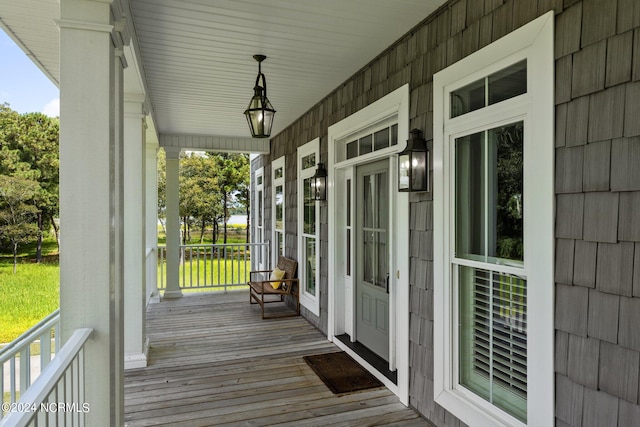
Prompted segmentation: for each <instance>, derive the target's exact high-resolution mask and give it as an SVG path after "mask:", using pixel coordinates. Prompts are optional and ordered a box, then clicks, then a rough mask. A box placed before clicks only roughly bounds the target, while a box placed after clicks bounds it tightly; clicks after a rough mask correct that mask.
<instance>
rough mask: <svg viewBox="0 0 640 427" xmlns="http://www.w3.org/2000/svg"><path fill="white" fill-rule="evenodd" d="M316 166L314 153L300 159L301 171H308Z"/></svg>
mask: <svg viewBox="0 0 640 427" xmlns="http://www.w3.org/2000/svg"><path fill="white" fill-rule="evenodd" d="M315 165H316V153H312V154H309V155H308V156H305V157H303V158H302V169H309V168H311V167H314V166H315Z"/></svg>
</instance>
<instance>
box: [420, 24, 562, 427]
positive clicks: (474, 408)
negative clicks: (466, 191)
mask: <svg viewBox="0 0 640 427" xmlns="http://www.w3.org/2000/svg"><path fill="white" fill-rule="evenodd" d="M553 25H554V13H553V12H549V13H547V14H545V15H543V16H541V17H539V18H537V19H536V20H534V21H532V22H530V23H529V24H527V25H525V26H523V27H521V28H519V29H517V30H516V31H514V32H512V33H510V34H508V35H507V36H505V37H503V38H501V39H500V40H498V41H496V42H494V43H492V44H490V45H489V46H487V47H485V48H483V49H481V50H480V51H478V52H476V53H474V54H473V55H470V56H468V57H466V58H464V59H462V60H461V61H459V62H457V63H456V64H454V65H452V66H450V67H448V68H446V69H445V70H442V71H441V72H439V73H437V74H436V75H435V76H434V159H433V160H434V161H433V169H434V170H433V176H434V187H433V192H434V197H433V200H434V284H435V289H434V352H435V354H434V399H435V401H436V402H437V403H438V404H440V405H441V406H442V407H444V408H445V409H447V410H448V411H450V412H451V413H452V414H453V415H455V416H456V417H458V418H459V419H461V420H462V421H463V422H465V423H466V424H468V425H469V426H472V427H474V426H487V427H488V426H513V425H516V426H522V425H524V424H522V423H521V422H519V421H517V420H516V419H515V418H513V417H511V416H510V415H508V414H506V413H505V412H504V411H501V410H499V409H497V408H495V407H494V406H492V405H491V404H489V403H488V402H486V401H483V400H482V399H479V398H476V397H477V396H475V395H474V394H473V393H471V392H469V391H467V390H465V389H463V388H461V387H457V386H456V377H457V372H454V371H455V368H456V366H457V362H455V363H454V361H455V360H456V358H457V354H456V350H457V348H456V347H457V344H456V342H457V327H456V325H455V323H454V320H455V319H454V316H455V315H456V311H457V307H456V305H455V298H454V297H455V295H454V293H453V292H452V289H451V286H450V285H449V283H450V282H449V276H450V274H451V269H450V265H451V264H450V262H451V260H452V259H453V248H452V245H450V244H449V242H450V237H451V236H450V234H449V232H450V230H452V228H451V227H452V224H451V222H452V221H453V219H452V217H451V215H452V214H453V211H452V210H451V205H450V202H451V201H450V195H451V188H450V186H449V184H450V182H449V181H450V180H449V179H447V178H446V175H447V174H450V173H451V171H450V169H451V168H450V163H449V155H448V151H447V150H445V141H447V142H448V141H450V140H452V138H453V137H454V136H455V132H456V126H458V127H457V129H458V130H460V129H461V128H460V125H461V123H462V122H463V121H464V122H465V123H464V125H462V126H464V127H465V129H466V130H471V129H473V126H474V125H480V122H479V121H477V122H476V119H477V120H479V119H480V118H481V116H482V117H486V114H493V115H495V117H496V123H499V122H500V121H502V118H504V117H510V118H511V119H510V121H511V120H512V119H513V118H514V117H517V115H518V112H517V111H513V110H510V108H509V106H513V103H509V102H508V101H505V102H503V103H501V104H502V105H501V104H496V105H492V106H489V107H485V108H484V109H482V110H479V111H476V112H472V113H468V114H465V115H464V116H462V117H463V118H462V117H457V118H454V119H449V118H448V117H449V96H448V95H449V93H450V92H451V91H453V90H455V89H457V88H460V87H462V86H464V85H465V84H468V83H470V82H472V81H475V80H477V79H478V78H481V77H484V76H485V75H487V74H490V73H492V72H493V71H497V70H499V69H501V68H503V67H504V66H505V65H507V64H511V63H514V62H516V60H517V59H518V58H519V59H522V58H527V87H528V90H527V95H522V96H521V97H519V98H521V100H524V101H525V103H527V104H528V108H525V110H526V111H525V112H524V114H523V115H524V116H525V117H526V118H525V120H526V123H525V126H526V127H525V132H526V133H525V147H524V150H525V151H524V159H525V164H524V181H525V185H527V184H526V183H527V182H531V181H532V180H533V179H535V182H536V184H535V191H534V193H533V194H530V192H528V195H527V197H531V196H532V197H533V201H531V202H530V203H527V204H525V205H524V209H525V211H524V217H525V236H531V235H535V236H536V237H535V239H531V238H529V239H526V237H525V247H524V251H525V257H526V258H525V271H526V274H527V277H528V286H527V303H528V313H527V320H528V321H527V325H528V332H527V333H528V335H527V340H528V348H529V349H531V350H530V351H531V353H530V354H531V355H533V356H534V357H529V358H528V366H527V370H528V378H527V417H528V420H527V421H528V424H527V425H531V426H542V425H553V422H554V367H553V361H554V352H553V345H554V338H553V337H554V326H553V316H554V315H553V313H554V292H553V284H554V277H553V260H554V237H553V230H554V228H553V226H554V223H553V217H554V190H553V176H554V173H553V166H554V143H553V141H554V98H553V95H554V60H553ZM521 113H522V111H521ZM456 119H458V120H456ZM486 124H487V123H486V121H485V122H484V125H485V128H486ZM527 124H528V126H527ZM465 133H467V134H468V133H471V132H465ZM526 141H538V142H539V143H538V144H536V145H534V144H531V143H529V144H527V143H526ZM542 168H544V169H542ZM534 169H535V170H534ZM538 190H539V191H538ZM526 254H535V256H531V255H529V256H527V255H526Z"/></svg>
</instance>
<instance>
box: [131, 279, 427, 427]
mask: <svg viewBox="0 0 640 427" xmlns="http://www.w3.org/2000/svg"><path fill="white" fill-rule="evenodd" d="M248 299H249V297H248V295H247V293H246V292H242V293H238V292H234V293H229V294H226V295H224V294H212V293H210V294H199V295H185V296H184V297H183V298H180V299H178V300H168V301H163V302H161V303H159V304H155V305H153V306H152V307H151V308H150V310H149V311H148V313H147V322H148V323H147V334H148V336H149V338H150V352H149V366H148V367H147V368H144V369H136V370H129V371H126V373H125V412H126V415H125V422H126V425H127V426H129V427H134V426H151V425H154V426H155V425H167V426H189V427H193V426H209V425H218V426H219V425H227V426H266V425H280V426H296V427H297V426H374V425H375V426H428V425H429V424H428V423H427V422H426V421H425V420H424V419H422V418H420V416H419V415H418V414H417V413H416V412H414V411H413V410H411V409H409V408H406V407H405V406H403V405H402V404H401V403H400V402H399V401H398V399H397V397H396V396H395V395H393V393H391V392H390V391H389V390H388V389H386V388H379V389H374V390H371V391H364V392H359V393H352V394H346V395H342V396H336V395H334V394H333V393H331V391H329V389H328V388H327V387H326V386H325V385H324V384H323V383H322V381H321V380H320V379H319V378H318V377H317V376H316V375H315V373H314V372H313V371H312V370H311V369H310V368H309V367H308V366H307V365H306V363H305V362H304V360H303V359H302V356H305V355H310V354H318V353H326V352H332V351H338V348H337V347H335V346H334V345H333V344H331V343H330V342H328V341H327V340H326V337H325V336H324V335H323V334H321V333H320V332H319V331H318V330H316V329H315V328H314V327H312V326H311V325H310V324H309V323H307V322H306V321H305V320H304V319H303V318H301V317H294V318H287V319H274V320H261V319H260V313H259V308H258V307H257V306H255V305H251V306H250V305H249V302H248Z"/></svg>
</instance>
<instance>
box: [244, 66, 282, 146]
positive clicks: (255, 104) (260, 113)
mask: <svg viewBox="0 0 640 427" xmlns="http://www.w3.org/2000/svg"><path fill="white" fill-rule="evenodd" d="M253 59H255V60H256V61H258V77H256V85H255V86H254V88H253V98H251V101H250V102H249V107H247V109H246V110H245V112H244V115H245V116H246V117H247V123H249V129H250V130H251V136H252V137H254V138H268V137H269V136H270V135H271V127H272V126H273V116H274V115H275V113H276V110H275V109H274V108H273V106H272V105H271V102H269V99H268V98H267V80H266V79H265V77H264V74H262V61H264V60H265V59H267V57H266V56H264V55H253ZM260 78H262V86H260Z"/></svg>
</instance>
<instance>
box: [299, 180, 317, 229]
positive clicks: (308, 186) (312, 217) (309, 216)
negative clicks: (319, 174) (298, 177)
mask: <svg viewBox="0 0 640 427" xmlns="http://www.w3.org/2000/svg"><path fill="white" fill-rule="evenodd" d="M312 183H313V178H305V180H304V181H303V184H302V185H303V187H304V212H303V217H304V218H303V220H304V225H303V232H304V233H305V234H316V202H315V200H314V198H313V196H314V194H313V186H312Z"/></svg>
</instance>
